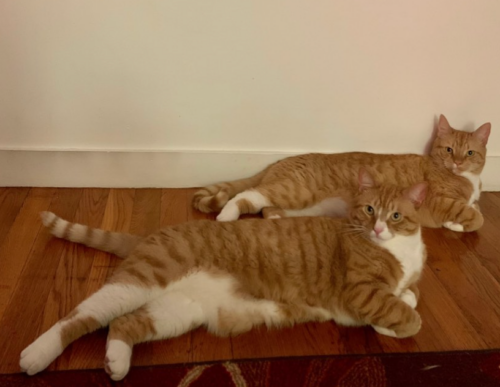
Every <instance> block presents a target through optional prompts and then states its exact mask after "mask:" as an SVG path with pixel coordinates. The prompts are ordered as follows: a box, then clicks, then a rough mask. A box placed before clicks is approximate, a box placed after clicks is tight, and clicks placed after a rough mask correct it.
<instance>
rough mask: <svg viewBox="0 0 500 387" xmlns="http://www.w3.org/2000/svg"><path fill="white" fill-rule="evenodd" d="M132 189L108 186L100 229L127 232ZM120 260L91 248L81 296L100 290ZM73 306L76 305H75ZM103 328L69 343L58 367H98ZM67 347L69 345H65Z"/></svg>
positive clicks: (132, 199) (132, 201)
mask: <svg viewBox="0 0 500 387" xmlns="http://www.w3.org/2000/svg"><path fill="white" fill-rule="evenodd" d="M134 197H135V189H110V190H109V195H108V198H107V201H106V207H105V210H104V211H103V212H104V214H103V217H102V222H101V224H100V228H102V229H105V230H110V231H117V232H129V230H130V225H131V221H132V213H133V206H134ZM120 262H121V259H120V258H117V257H115V256H113V255H111V254H108V253H105V252H102V251H95V254H94V260H93V261H92V267H91V269H90V274H89V275H88V278H87V281H86V285H87V287H86V289H85V297H84V298H87V297H88V296H90V295H91V294H92V293H94V292H95V291H97V290H98V289H100V288H101V287H102V286H103V285H104V283H105V281H106V278H107V277H109V275H110V274H111V273H112V272H113V269H114V267H115V266H116V265H117V264H119V263H120ZM75 306H76V305H75ZM106 337H107V328H106V329H100V330H99V331H97V332H94V333H92V334H90V335H87V336H85V337H82V338H81V339H80V340H77V341H76V342H74V343H73V344H72V347H73V348H72V351H71V353H70V358H69V361H68V363H67V364H63V363H60V364H58V365H59V367H60V368H58V369H61V370H62V369H95V368H102V366H103V361H104V355H105V349H106ZM68 349H69V348H68Z"/></svg>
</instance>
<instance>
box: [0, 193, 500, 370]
mask: <svg viewBox="0 0 500 387" xmlns="http://www.w3.org/2000/svg"><path fill="white" fill-rule="evenodd" d="M194 191H195V190H194V189H53V188H31V189H30V188H0V332H1V335H0V373H15V372H19V368H18V367H19V366H18V359H19V354H20V352H21V350H22V349H23V348H25V347H26V346H27V345H28V344H29V343H31V342H32V341H33V340H34V339H35V338H36V337H37V336H38V335H39V334H41V333H42V332H43V331H45V330H46V329H48V328H49V327H50V326H51V325H52V324H54V323H55V322H56V321H57V320H59V319H60V318H62V317H64V316H65V315H66V314H67V313H68V312H69V311H71V309H72V308H74V307H75V306H76V305H77V304H78V303H79V302H80V301H82V300H83V299H84V298H86V297H87V296H88V295H90V294H91V293H93V292H94V291H95V290H96V289H98V288H99V287H100V286H101V285H102V284H103V283H104V281H105V280H106V278H107V277H108V276H109V274H110V273H111V272H112V270H113V268H114V267H115V266H116V264H117V263H118V262H119V260H118V258H116V257H113V256H110V255H109V254H106V253H102V252H99V251H96V250H92V249H90V248H86V247H83V246H79V245H76V244H73V243H70V242H66V241H61V240H58V239H56V238H52V237H51V236H50V234H49V233H48V232H47V231H46V230H45V229H44V228H43V226H42V224H41V221H40V220H39V217H38V213H39V212H40V211H43V210H50V211H53V212H55V213H57V214H58V215H60V216H62V217H64V218H66V219H68V220H71V221H75V222H79V223H85V224H88V225H90V226H93V227H100V228H104V229H109V230H117V231H127V232H131V233H136V234H147V233H149V232H151V231H154V230H155V229H157V228H159V227H164V226H168V225H172V224H176V223H180V222H184V221H186V220H191V219H200V218H213V217H212V216H207V215H204V214H200V213H197V212H195V211H194V210H192V208H191V206H190V201H191V196H192V194H193V192H194ZM481 208H482V211H483V214H484V215H485V224H484V226H483V228H482V229H481V230H480V231H479V232H477V233H469V234H459V233H454V232H452V231H449V230H425V232H424V238H425V241H426V243H427V247H428V253H429V255H428V261H427V265H426V267H425V270H424V274H423V278H422V280H421V283H420V290H421V300H420V303H419V306H418V308H417V310H418V311H419V312H420V313H421V315H422V319H423V326H422V330H421V331H420V333H419V334H418V335H417V336H415V337H413V338H409V339H404V340H397V339H392V338H388V337H385V336H381V335H377V334H376V333H375V332H374V331H373V330H372V329H371V328H345V327H339V326H337V325H335V324H334V323H321V324H320V323H309V324H303V325H299V326H296V327H294V328H289V329H283V330H274V331H266V330H265V329H260V330H254V331H252V332H249V333H247V334H243V335H241V336H238V337H235V338H227V339H221V338H216V337H213V336H211V335H209V334H207V333H206V332H205V331H204V330H203V329H199V330H196V331H194V332H191V333H188V334H186V335H184V336H181V337H179V338H176V339H171V340H168V341H162V342H153V343H147V344H141V345H138V346H137V347H136V348H135V350H134V356H133V365H153V364H168V363H184V362H199V361H211V360H221V359H240V358H263V357H282V356H299V355H328V354H364V353H391V352H392V353H394V352H422V351H451V350H475V349H487V348H500V335H498V332H499V331H500V318H499V317H500V254H499V253H500V243H499V241H500V233H499V232H498V230H499V229H500V194H499V193H484V194H483V195H482V198H481ZM105 342H106V331H105V330H100V331H98V332H95V333H93V334H91V335H88V336H85V337H83V338H81V339H80V340H78V341H77V342H75V343H74V344H73V345H71V346H70V347H69V348H67V349H66V351H65V352H64V353H63V355H62V356H61V357H59V358H58V359H57V360H56V361H55V362H54V363H53V364H52V365H51V366H50V368H49V369H52V370H54V369H57V370H65V369H88V368H101V367H102V364H103V358H104V351H105Z"/></svg>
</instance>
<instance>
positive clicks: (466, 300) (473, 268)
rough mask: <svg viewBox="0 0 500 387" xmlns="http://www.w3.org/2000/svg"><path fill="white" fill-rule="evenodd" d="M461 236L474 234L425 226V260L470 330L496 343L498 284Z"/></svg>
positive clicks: (499, 306) (499, 340)
mask: <svg viewBox="0 0 500 387" xmlns="http://www.w3.org/2000/svg"><path fill="white" fill-rule="evenodd" d="M464 237H471V238H474V236H473V235H472V234H471V235H470V236H468V235H465V234H459V233H454V232H453V231H450V230H443V229H439V230H425V233H424V238H425V241H426V243H427V250H428V260H427V263H428V266H429V267H430V268H431V269H432V271H433V273H434V274H435V275H436V277H437V278H438V280H439V281H440V282H441V283H442V284H443V286H444V288H445V289H446V291H447V292H448V293H449V294H450V295H451V296H452V298H453V299H454V300H455V302H456V304H457V305H458V306H459V307H460V309H461V310H462V313H463V315H464V316H465V318H466V319H467V320H468V321H469V323H470V324H471V325H472V327H473V328H474V330H475V331H476V332H478V334H479V335H480V336H481V338H482V339H483V340H485V341H486V342H488V343H489V345H491V346H495V347H498V346H499V345H500V337H499V336H498V335H496V332H498V330H499V329H500V320H499V318H498V316H499V313H500V298H499V297H498V294H500V286H499V284H498V283H497V282H496V281H495V279H494V278H493V277H492V276H491V274H490V273H489V272H488V271H487V270H486V269H485V268H484V267H483V266H482V265H481V264H480V263H479V261H478V260H477V258H476V257H475V256H474V255H473V254H472V253H470V251H468V250H467V248H466V247H465V246H464V244H463V243H462V242H461V241H460V239H461V238H464ZM482 243H484V240H482Z"/></svg>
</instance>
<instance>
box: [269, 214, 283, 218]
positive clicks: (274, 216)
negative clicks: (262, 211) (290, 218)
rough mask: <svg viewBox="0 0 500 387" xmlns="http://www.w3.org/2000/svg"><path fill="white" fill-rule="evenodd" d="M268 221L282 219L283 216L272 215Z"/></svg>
mask: <svg viewBox="0 0 500 387" xmlns="http://www.w3.org/2000/svg"><path fill="white" fill-rule="evenodd" d="M267 219H281V215H278V214H275V215H270V216H268V217H267Z"/></svg>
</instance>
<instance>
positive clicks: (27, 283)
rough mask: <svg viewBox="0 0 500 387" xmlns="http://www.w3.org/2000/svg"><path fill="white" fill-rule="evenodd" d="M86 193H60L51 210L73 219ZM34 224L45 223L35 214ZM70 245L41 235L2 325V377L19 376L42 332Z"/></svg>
mask: <svg viewBox="0 0 500 387" xmlns="http://www.w3.org/2000/svg"><path fill="white" fill-rule="evenodd" d="M81 196H82V190H79V189H58V190H57V191H56V193H55V194H54V199H53V200H52V203H51V204H50V207H49V210H50V211H52V212H55V213H56V214H58V215H60V216H62V217H64V218H69V219H71V218H73V216H74V214H75V212H76V209H77V206H78V203H79V201H80V198H81ZM33 222H41V221H40V219H39V217H38V215H37V214H33ZM65 243H66V242H63V241H61V240H59V239H55V238H52V237H51V235H50V234H49V233H48V232H40V233H39V234H38V237H37V238H36V240H35V243H34V246H33V249H32V250H31V253H30V255H29V257H28V260H27V261H26V264H25V265H24V269H23V271H22V273H21V276H20V279H19V281H18V282H17V284H16V287H15V289H14V292H13V294H12V297H11V299H10V301H9V304H8V305H7V308H6V310H5V313H4V316H3V318H2V321H1V326H2V335H0V373H12V372H19V354H20V353H21V351H22V350H23V349H24V348H25V347H26V346H28V344H30V343H31V342H32V341H33V340H35V339H36V337H38V336H39V335H40V334H41V333H42V332H41V325H42V319H43V313H44V307H45V304H46V301H47V297H48V296H49V292H50V289H51V287H52V286H51V285H52V283H53V281H54V278H55V274H56V270H57V267H58V266H59V261H60V259H61V257H62V255H63V251H64V246H65Z"/></svg>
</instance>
